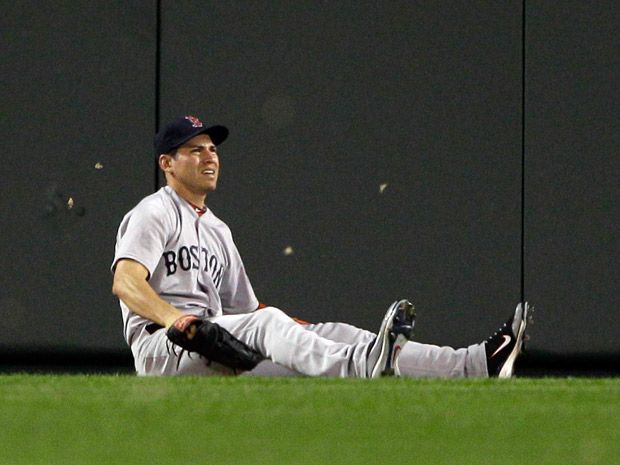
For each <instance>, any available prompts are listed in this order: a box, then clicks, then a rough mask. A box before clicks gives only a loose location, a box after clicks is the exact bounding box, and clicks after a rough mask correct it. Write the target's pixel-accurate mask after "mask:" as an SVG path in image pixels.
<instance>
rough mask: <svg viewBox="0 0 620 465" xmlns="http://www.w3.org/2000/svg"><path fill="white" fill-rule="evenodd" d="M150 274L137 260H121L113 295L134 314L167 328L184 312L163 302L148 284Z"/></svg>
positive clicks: (118, 264)
mask: <svg viewBox="0 0 620 465" xmlns="http://www.w3.org/2000/svg"><path fill="white" fill-rule="evenodd" d="M148 275H149V272H148V270H147V269H146V267H145V266H144V265H142V264H141V263H139V262H136V261H135V260H130V259H122V260H119V261H118V263H117V264H116V267H115V269H114V282H113V284H112V293H113V294H114V295H115V296H117V297H118V298H119V299H120V300H122V301H123V302H124V303H125V305H127V306H128V307H129V308H130V309H131V310H132V311H133V312H135V313H137V314H138V315H140V316H141V317H143V318H146V319H147V320H151V321H153V322H155V323H157V324H158V325H161V326H163V327H165V328H168V327H169V326H171V325H172V324H173V323H174V322H175V320H176V319H177V318H180V317H181V316H183V312H181V311H180V310H179V309H177V308H175V307H173V306H172V305H170V304H169V303H168V302H166V301H165V300H163V299H162V298H161V297H159V295H158V294H157V293H156V292H155V291H154V290H153V288H152V287H151V285H150V284H149V283H148V281H147V278H148Z"/></svg>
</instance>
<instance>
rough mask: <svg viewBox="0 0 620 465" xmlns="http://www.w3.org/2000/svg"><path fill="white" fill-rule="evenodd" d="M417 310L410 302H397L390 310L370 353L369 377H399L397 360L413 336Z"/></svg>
mask: <svg viewBox="0 0 620 465" xmlns="http://www.w3.org/2000/svg"><path fill="white" fill-rule="evenodd" d="M414 325H415V308H414V306H413V305H412V304H411V302H409V301H408V300H397V301H396V302H394V303H393V304H392V305H390V307H389V308H388V310H387V312H386V313H385V316H384V317H383V322H382V323H381V328H380V329H379V332H378V333H377V338H376V339H375V342H374V344H373V345H372V346H371V348H370V351H369V353H368V365H367V366H368V368H367V372H368V377H369V378H378V377H380V376H382V375H383V376H389V375H393V374H396V375H398V374H399V373H398V369H397V367H396V359H397V358H398V355H399V354H400V350H401V348H402V346H403V345H404V344H405V343H406V342H407V341H409V340H410V339H411V337H412V336H413V327H414Z"/></svg>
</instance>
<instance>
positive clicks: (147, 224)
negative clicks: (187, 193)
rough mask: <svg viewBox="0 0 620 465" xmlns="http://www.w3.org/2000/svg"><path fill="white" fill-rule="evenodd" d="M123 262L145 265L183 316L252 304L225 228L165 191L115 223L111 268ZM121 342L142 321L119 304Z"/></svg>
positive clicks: (251, 294)
mask: <svg viewBox="0 0 620 465" xmlns="http://www.w3.org/2000/svg"><path fill="white" fill-rule="evenodd" d="M124 258H128V259H132V260H135V261H137V262H139V263H141V264H142V265H144V266H145V267H146V269H147V270H148V272H149V276H148V281H149V284H150V285H151V287H152V288H153V289H154V290H155V292H157V294H159V296H160V297H161V298H162V299H164V300H165V301H167V302H168V303H170V304H171V305H173V306H174V307H176V308H178V309H179V310H182V311H186V312H188V313H194V314H198V315H206V316H220V315H222V314H232V313H247V312H251V311H253V310H255V309H256V308H257V307H258V300H257V299H256V296H255V295H254V291H253V289H252V286H251V284H250V281H249V279H248V276H247V274H246V272H245V268H244V266H243V262H242V261H241V257H240V255H239V252H238V251H237V247H236V246H235V244H234V242H233V239H232V234H231V232H230V229H229V228H228V226H227V225H226V224H225V223H224V222H223V221H221V220H220V219H219V218H217V217H216V216H215V215H214V214H213V212H212V211H211V210H209V209H207V211H206V213H204V214H203V215H202V216H199V215H198V214H197V213H196V212H195V210H194V208H193V207H192V206H191V205H190V204H189V203H188V202H186V201H185V200H183V199H181V198H180V197H179V196H178V195H177V193H176V192H175V191H174V190H173V189H172V188H170V187H168V186H166V187H163V188H161V189H160V190H159V191H158V192H156V193H154V194H152V195H149V196H148V197H145V198H144V199H143V200H142V201H141V202H140V203H139V204H138V205H137V206H136V207H134V208H133V209H132V210H131V211H130V212H129V213H127V215H125V217H124V218H123V221H122V222H121V225H120V227H119V229H118V234H117V239H116V251H115V255H114V262H113V264H112V269H114V267H115V266H116V263H117V262H118V261H119V260H121V259H124ZM121 309H122V312H123V321H124V326H125V330H124V333H125V339H126V340H127V342H128V343H129V344H130V345H131V344H132V340H133V339H134V336H135V335H136V334H137V333H138V331H139V330H140V329H141V328H143V327H144V326H145V325H146V324H148V323H150V322H149V321H148V320H146V319H144V318H142V317H140V316H138V315H136V314H135V313H133V312H132V311H131V310H130V309H129V308H128V307H127V306H126V305H125V304H124V303H123V302H121Z"/></svg>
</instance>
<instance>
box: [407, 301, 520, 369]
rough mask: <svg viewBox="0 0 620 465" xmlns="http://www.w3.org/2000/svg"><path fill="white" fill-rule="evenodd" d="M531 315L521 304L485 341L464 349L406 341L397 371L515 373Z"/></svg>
mask: <svg viewBox="0 0 620 465" xmlns="http://www.w3.org/2000/svg"><path fill="white" fill-rule="evenodd" d="M529 318H530V312H529V306H528V304H527V303H525V305H522V304H519V305H518V306H517V308H516V310H515V312H514V314H513V315H512V317H511V318H510V319H509V320H508V321H507V322H506V323H505V324H504V325H503V326H502V327H501V328H500V329H499V330H498V331H497V332H496V333H495V334H493V336H491V337H489V338H488V339H487V340H486V341H484V342H482V343H480V344H474V345H471V346H469V347H466V348H462V349H453V348H451V347H439V346H435V345H430V344H419V343H416V342H411V341H410V342H408V343H406V344H405V345H404V346H403V348H402V350H401V351H400V355H399V357H398V359H397V360H396V361H395V372H396V373H397V374H399V375H400V376H407V377H486V376H498V377H501V378H509V377H511V376H512V373H513V369H514V362H515V360H516V358H517V356H518V355H519V353H520V351H521V349H522V346H523V339H524V336H525V328H526V326H527V322H528V319H529Z"/></svg>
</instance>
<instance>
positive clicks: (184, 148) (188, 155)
mask: <svg viewBox="0 0 620 465" xmlns="http://www.w3.org/2000/svg"><path fill="white" fill-rule="evenodd" d="M165 157H166V159H165V160H164V161H163V163H164V171H165V173H166V179H167V180H168V184H170V185H171V187H173V188H174V189H175V190H176V191H177V192H178V193H179V194H181V195H182V196H188V197H191V198H189V199H188V200H191V201H195V200H197V198H204V196H206V195H207V193H209V192H213V191H214V190H215V189H216V187H217V180H218V177H219V174H220V160H219V157H218V155H217V147H216V146H215V144H214V143H213V142H212V141H211V138H210V137H209V136H208V135H207V134H199V135H197V136H196V137H193V138H191V139H190V140H188V141H187V142H186V143H185V144H183V145H181V146H180V147H179V148H178V149H177V153H176V155H175V156H173V157H171V156H165Z"/></svg>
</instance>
